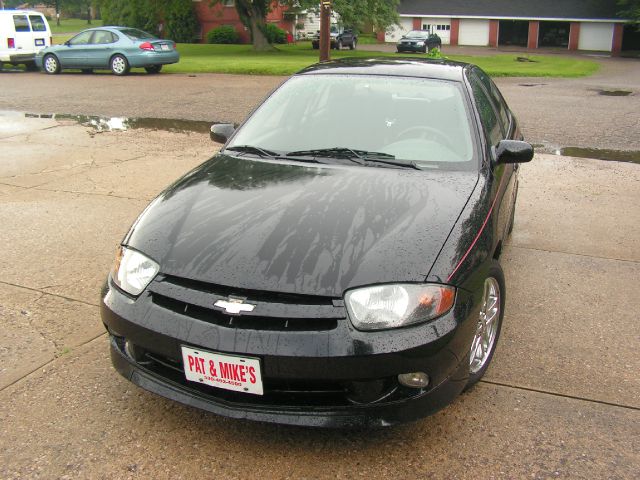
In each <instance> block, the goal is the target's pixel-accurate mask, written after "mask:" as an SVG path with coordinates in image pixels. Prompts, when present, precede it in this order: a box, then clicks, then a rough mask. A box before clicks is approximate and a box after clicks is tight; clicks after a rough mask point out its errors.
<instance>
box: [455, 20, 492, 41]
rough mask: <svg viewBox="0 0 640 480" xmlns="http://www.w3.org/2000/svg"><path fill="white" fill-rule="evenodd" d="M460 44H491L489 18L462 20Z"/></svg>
mask: <svg viewBox="0 0 640 480" xmlns="http://www.w3.org/2000/svg"><path fill="white" fill-rule="evenodd" d="M458 44H459V45H479V46H486V45H489V20H469V19H461V20H460V32H459V34H458Z"/></svg>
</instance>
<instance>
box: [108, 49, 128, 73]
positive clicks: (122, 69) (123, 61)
mask: <svg viewBox="0 0 640 480" xmlns="http://www.w3.org/2000/svg"><path fill="white" fill-rule="evenodd" d="M109 66H110V67H111V71H112V72H113V74H114V75H126V74H127V73H129V69H130V68H131V67H129V62H128V61H127V58H126V57H125V56H124V55H120V54H117V55H114V56H113V57H111V62H109Z"/></svg>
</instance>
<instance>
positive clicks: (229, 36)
mask: <svg viewBox="0 0 640 480" xmlns="http://www.w3.org/2000/svg"><path fill="white" fill-rule="evenodd" d="M239 40H240V35H239V34H238V32H237V31H236V29H235V27H233V25H221V26H219V27H216V28H214V29H213V30H209V32H208V33H207V43H238V42H239Z"/></svg>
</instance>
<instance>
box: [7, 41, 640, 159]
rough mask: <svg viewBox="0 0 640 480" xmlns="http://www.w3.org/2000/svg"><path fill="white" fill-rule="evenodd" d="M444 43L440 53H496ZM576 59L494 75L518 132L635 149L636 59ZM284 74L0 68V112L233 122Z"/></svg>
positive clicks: (639, 89)
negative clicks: (587, 64) (567, 75)
mask: <svg viewBox="0 0 640 480" xmlns="http://www.w3.org/2000/svg"><path fill="white" fill-rule="evenodd" d="M364 47H365V46H362V48H364ZM376 48H380V47H378V46H376ZM449 48H450V49H451V51H450V52H448V50H447V49H446V48H445V54H446V53H450V54H461V55H467V54H479V53H484V54H495V53H501V52H499V51H495V50H493V49H480V48H473V47H458V48H456V49H453V47H449ZM537 53H545V54H553V55H557V54H558V52H557V51H552V52H537ZM576 56H578V57H579V58H587V59H591V60H594V61H596V62H598V63H599V64H600V65H601V68H600V71H599V72H598V73H596V74H595V75H593V76H591V77H586V78H577V79H563V78H497V79H496V83H497V84H498V86H499V87H500V89H501V90H502V92H503V93H504V95H505V98H506V99H507V101H508V102H509V104H510V106H511V108H512V109H513V110H514V111H515V112H516V114H517V116H518V118H519V120H520V123H521V126H522V129H523V131H524V134H525V136H526V137H527V139H528V140H529V141H530V142H532V143H535V144H541V145H549V146H552V147H553V149H552V150H548V151H555V150H556V149H561V148H564V147H580V148H588V149H606V150H620V151H633V152H640V135H638V134H637V132H640V60H638V59H629V58H608V57H606V56H603V55H595V56H594V55H585V54H577V55H576ZM284 79H285V77H270V76H246V75H222V74H195V75H193V74H192V75H186V74H185V75H182V74H162V75H150V76H146V75H144V74H140V75H131V76H127V77H115V76H113V75H110V74H107V73H104V74H95V75H84V74H81V73H74V72H66V73H63V74H61V75H57V76H49V75H45V74H42V73H29V72H0V82H2V88H0V110H12V111H21V112H31V113H37V114H41V113H62V114H74V115H93V116H103V117H123V116H124V117H130V118H168V119H184V120H196V121H203V122H208V123H213V122H231V123H239V122H241V121H242V120H243V119H244V118H245V116H246V115H247V114H248V113H249V112H250V111H251V110H252V109H253V108H254V107H255V106H256V105H257V104H258V102H259V101H260V100H261V99H262V98H264V96H265V95H267V94H268V93H269V92H270V91H271V90H273V89H274V88H276V87H277V86H278V85H279V84H280V83H281V82H282V81H283V80H284ZM603 92H623V93H624V94H614V95H612V94H603ZM627 92H629V93H627ZM132 99H135V101H132Z"/></svg>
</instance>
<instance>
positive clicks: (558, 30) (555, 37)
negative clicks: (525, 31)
mask: <svg viewBox="0 0 640 480" xmlns="http://www.w3.org/2000/svg"><path fill="white" fill-rule="evenodd" d="M570 30H571V24H570V23H569V22H540V32H539V34H538V46H539V47H562V48H568V47H569V32H570Z"/></svg>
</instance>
